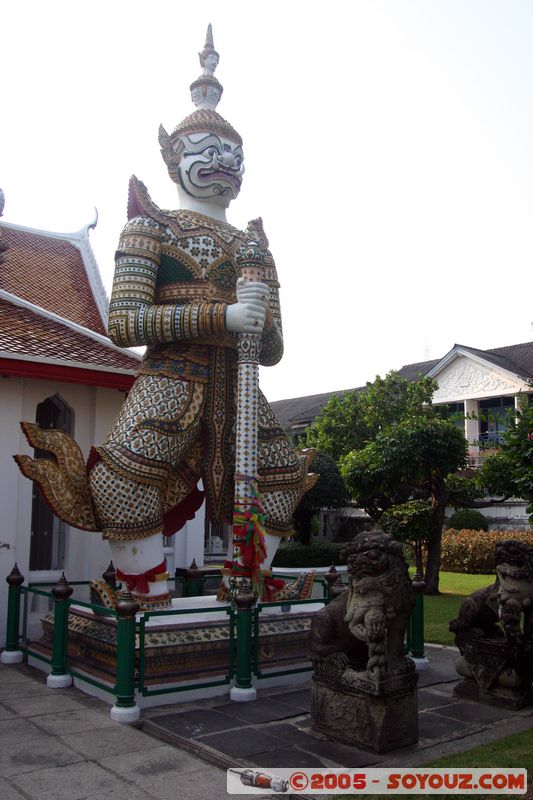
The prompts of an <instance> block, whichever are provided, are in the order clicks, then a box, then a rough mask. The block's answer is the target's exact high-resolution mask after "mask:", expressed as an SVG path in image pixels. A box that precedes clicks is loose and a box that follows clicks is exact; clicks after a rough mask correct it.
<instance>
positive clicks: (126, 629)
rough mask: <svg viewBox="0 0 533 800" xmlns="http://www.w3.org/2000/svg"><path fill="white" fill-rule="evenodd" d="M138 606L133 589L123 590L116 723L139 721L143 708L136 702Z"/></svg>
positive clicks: (119, 604) (119, 607) (113, 710)
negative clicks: (131, 590)
mask: <svg viewBox="0 0 533 800" xmlns="http://www.w3.org/2000/svg"><path fill="white" fill-rule="evenodd" d="M139 609H140V605H139V603H138V602H137V601H136V600H135V599H134V597H133V595H132V594H131V592H120V594H119V595H118V601H117V615H118V617H117V682H116V684H115V695H116V698H117V699H116V702H115V705H114V706H113V707H112V708H111V719H113V720H115V722H122V723H131V722H137V720H138V719H139V717H140V716H141V709H140V708H139V706H138V705H137V703H136V702H135V629H136V622H135V615H136V614H137V612H138V611H139ZM141 658H142V654H141Z"/></svg>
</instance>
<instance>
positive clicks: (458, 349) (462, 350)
mask: <svg viewBox="0 0 533 800" xmlns="http://www.w3.org/2000/svg"><path fill="white" fill-rule="evenodd" d="M459 356H464V357H465V358H469V359H471V360H472V361H476V362H477V363H478V364H483V366H484V367H487V368H489V369H491V370H497V371H498V372H500V373H502V375H505V376H506V377H508V378H510V379H511V380H513V381H515V382H519V383H522V382H524V381H526V382H527V381H528V378H526V376H525V375H520V374H519V373H518V372H511V371H510V370H508V369H506V368H505V367H501V366H500V365H499V364H495V363H494V362H493V361H489V360H488V359H486V358H482V357H481V356H479V355H478V354H477V353H473V352H472V351H471V350H469V349H468V347H465V346H464V345H460V344H456V345H454V346H453V347H452V349H451V350H450V352H449V353H446V355H445V356H444V357H443V358H441V360H440V361H439V363H438V364H435V366H434V367H433V368H432V369H430V370H429V372H427V373H426V376H427V377H428V378H436V377H437V375H438V374H439V373H440V372H442V370H443V369H445V367H447V366H449V365H450V364H451V363H452V362H453V361H455V360H456V359H457V358H458V357H459Z"/></svg>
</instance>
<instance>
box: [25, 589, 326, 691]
mask: <svg viewBox="0 0 533 800" xmlns="http://www.w3.org/2000/svg"><path fill="white" fill-rule="evenodd" d="M195 602H197V604H198V609H197V611H198V613H194V614H190V615H189V614H187V615H180V616H175V617H173V616H161V617H152V618H151V619H150V620H149V621H147V622H146V625H145V635H144V654H145V657H144V670H143V684H144V686H145V687H146V688H148V689H151V688H156V687H157V688H158V689H165V688H167V687H172V686H175V687H178V688H179V687H181V688H185V687H186V686H187V685H188V684H193V683H201V682H208V681H222V680H223V679H224V678H226V677H227V676H228V674H229V664H230V653H231V650H232V648H233V649H234V648H235V640H233V642H232V640H231V638H230V625H229V617H228V615H227V614H226V612H225V610H224V606H223V605H221V604H219V605H221V608H220V611H216V612H214V613H205V611H204V612H203V613H202V605H204V606H207V605H210V606H211V607H212V606H214V605H215V601H214V598H207V597H202V598H188V599H187V600H185V601H183V600H179V601H174V604H176V606H177V607H180V608H181V607H183V606H184V605H185V607H188V608H189V609H191V608H194V606H195ZM321 607H322V604H319V603H317V604H313V605H312V606H309V607H305V608H306V610H305V611H302V612H301V613H292V612H291V613H279V609H277V608H276V609H268V610H265V612H262V613H261V615H260V623H259V636H258V638H259V647H258V659H257V668H258V670H259V671H260V673H261V675H262V677H268V676H269V675H270V674H273V675H275V673H277V672H279V671H281V670H285V669H286V670H290V669H294V668H296V667H305V666H307V665H308V664H309V662H308V657H307V650H308V637H309V629H310V625H311V618H312V616H313V614H314V612H315V611H316V610H318V609H319V608H321ZM308 609H309V610H308ZM266 611H272V612H275V613H270V614H267V613H266ZM42 626H43V636H42V638H41V639H40V641H38V642H34V643H32V644H31V650H32V651H34V652H36V653H40V654H41V655H43V656H45V657H50V655H51V651H52V639H53V628H54V619H53V615H52V614H48V615H47V616H46V617H44V619H43V620H42ZM116 632H117V629H116V621H115V619H114V618H112V617H107V616H103V615H102V616H98V615H97V614H94V613H92V612H91V611H90V610H88V609H85V608H82V607H76V606H75V605H73V606H72V608H71V610H70V613H69V622H68V659H67V661H68V667H69V668H70V669H72V670H76V671H82V672H83V673H84V674H86V675H89V676H90V677H92V678H94V679H96V680H98V681H101V682H105V683H107V684H109V685H111V686H113V685H114V682H115V676H116V664H117V645H116ZM139 654H140V637H139V635H137V637H136V669H137V673H139V669H140V658H139ZM233 656H234V653H233ZM77 685H79V687H80V688H82V689H83V688H84V686H83V683H79V684H77ZM223 691H224V687H222V689H221V692H223ZM227 691H228V692H229V683H228V686H227ZM165 697H167V698H170V697H171V698H172V702H186V701H187V700H188V699H189V692H187V691H178V692H177V693H176V694H175V695H174V694H172V695H165ZM109 700H110V701H112V700H113V697H112V695H110V697H109ZM166 702H169V699H167V700H166Z"/></svg>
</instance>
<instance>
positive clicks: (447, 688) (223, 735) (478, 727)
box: [143, 646, 533, 769]
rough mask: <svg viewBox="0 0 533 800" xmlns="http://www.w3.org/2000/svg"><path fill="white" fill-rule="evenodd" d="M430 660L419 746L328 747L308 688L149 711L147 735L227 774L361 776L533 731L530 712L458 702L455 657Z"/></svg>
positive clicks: (422, 682)
mask: <svg viewBox="0 0 533 800" xmlns="http://www.w3.org/2000/svg"><path fill="white" fill-rule="evenodd" d="M427 653H428V656H429V661H430V666H429V667H428V668H427V669H425V670H423V671H421V672H419V684H418V686H419V691H418V705H419V737H420V738H419V742H418V743H417V744H416V745H412V746H409V747H402V748H399V749H397V750H393V751H391V752H389V753H386V754H383V755H377V754H375V753H369V752H367V751H364V750H359V749H358V748H356V747H348V746H345V745H342V744H339V743H337V742H333V741H330V740H328V739H327V738H326V737H325V736H324V735H323V734H320V733H317V732H315V731H313V730H312V728H311V720H310V715H309V707H310V688H309V683H307V684H306V685H304V686H302V687H300V688H291V689H279V688H277V689H272V690H259V692H258V700H257V701H255V702H254V703H233V702H231V701H229V700H228V699H227V698H218V699H215V700H206V701H202V702H200V703H191V704H187V705H186V706H184V705H176V706H173V707H170V708H169V707H168V706H167V707H166V708H158V709H149V710H146V711H145V712H143V718H144V730H145V731H146V732H151V733H152V734H153V735H155V736H161V737H162V738H164V739H165V740H166V741H168V742H174V743H175V744H176V746H178V747H179V746H181V747H189V748H191V750H192V751H193V752H195V753H203V757H204V758H212V759H214V762H213V763H219V764H221V765H225V766H226V767H232V766H236V765H238V766H254V767H257V768H263V769H267V768H268V769H270V768H273V767H335V766H344V767H352V768H355V767H363V766H371V765H373V766H383V767H387V766H389V765H391V766H392V765H396V766H405V767H409V766H415V765H417V764H424V763H427V762H428V761H432V760H433V759H435V758H438V757H439V756H441V755H447V754H450V753H454V752H460V751H463V750H466V749H469V748H471V747H477V746H478V745H479V744H484V743H486V742H490V741H493V740H495V739H499V738H502V737H504V736H507V735H510V734H511V733H515V732H517V731H520V730H526V729H528V728H530V727H531V726H532V725H533V709H532V708H530V709H526V710H523V711H508V710H504V709H498V708H491V707H488V706H484V705H481V704H479V703H474V702H470V701H467V700H463V699H456V698H455V697H454V695H453V687H454V685H455V683H456V682H457V677H458V676H457V673H456V672H455V668H454V664H455V660H456V658H457V651H456V649H455V648H453V647H437V646H429V647H428V650H427ZM259 686H260V684H259ZM501 766H504V765H501Z"/></svg>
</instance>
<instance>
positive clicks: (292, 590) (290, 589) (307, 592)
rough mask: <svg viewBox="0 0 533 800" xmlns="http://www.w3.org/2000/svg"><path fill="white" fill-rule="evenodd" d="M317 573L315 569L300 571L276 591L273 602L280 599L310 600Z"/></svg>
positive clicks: (272, 598)
mask: <svg viewBox="0 0 533 800" xmlns="http://www.w3.org/2000/svg"><path fill="white" fill-rule="evenodd" d="M315 575H316V570H315V569H309V570H306V571H305V572H302V573H300V575H298V577H297V578H295V579H294V580H293V581H292V582H291V583H286V584H285V586H282V587H281V589H278V590H277V591H274V592H273V594H272V595H271V597H270V600H271V601H272V602H279V601H280V600H309V599H310V598H311V595H312V594H313V583H314V580H315Z"/></svg>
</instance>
